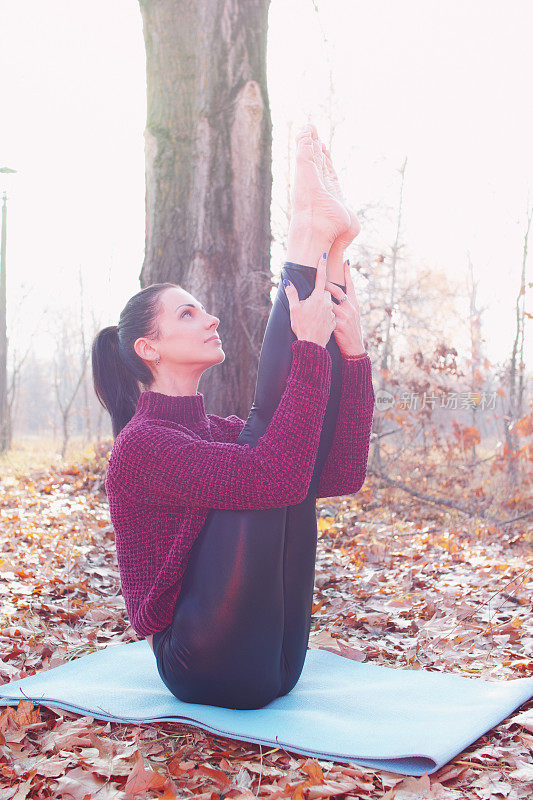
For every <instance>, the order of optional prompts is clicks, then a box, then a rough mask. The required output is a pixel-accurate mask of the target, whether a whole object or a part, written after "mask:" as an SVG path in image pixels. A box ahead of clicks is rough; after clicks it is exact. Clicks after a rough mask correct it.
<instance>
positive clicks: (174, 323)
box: [136, 287, 226, 370]
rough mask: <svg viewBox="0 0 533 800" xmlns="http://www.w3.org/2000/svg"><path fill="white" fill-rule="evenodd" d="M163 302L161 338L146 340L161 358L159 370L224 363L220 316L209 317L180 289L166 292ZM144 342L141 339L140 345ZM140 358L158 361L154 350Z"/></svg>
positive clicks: (197, 303)
mask: <svg viewBox="0 0 533 800" xmlns="http://www.w3.org/2000/svg"><path fill="white" fill-rule="evenodd" d="M159 300H160V306H161V310H160V313H159V315H158V318H157V323H158V326H159V333H160V336H159V338H158V339H154V340H152V339H150V340H144V341H149V342H150V343H151V344H152V347H153V348H154V349H155V351H156V353H157V354H158V355H159V356H160V358H161V363H160V364H159V365H158V367H157V368H158V369H160V368H161V367H167V368H170V369H171V370H172V369H173V368H174V369H178V368H183V367H187V366H190V367H198V368H200V369H207V368H208V367H210V366H212V365H214V364H220V363H221V362H222V361H224V359H225V358H226V355H225V353H224V351H223V349H222V344H221V341H220V339H219V338H218V334H217V327H218V325H219V322H220V320H219V319H218V317H215V316H214V315H213V314H209V313H208V312H207V311H206V310H205V309H204V307H203V305H202V304H201V303H200V302H199V301H198V300H196V299H195V298H194V297H193V296H192V294H189V292H186V291H185V290H184V289H178V287H176V288H174V287H172V288H169V289H165V291H164V292H162V294H161V295H160V298H159ZM213 337H215V338H213ZM142 341H143V340H141V339H138V340H137V342H139V343H140V342H142ZM136 344H137V343H136ZM143 349H144V348H143ZM139 355H141V357H154V358H155V353H154V350H150V352H148V350H145V354H143V353H139ZM152 364H153V362H152Z"/></svg>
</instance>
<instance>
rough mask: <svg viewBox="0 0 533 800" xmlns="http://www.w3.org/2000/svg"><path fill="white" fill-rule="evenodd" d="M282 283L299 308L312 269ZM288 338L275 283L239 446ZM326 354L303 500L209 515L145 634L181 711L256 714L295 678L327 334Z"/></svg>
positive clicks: (332, 344)
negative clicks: (168, 609)
mask: <svg viewBox="0 0 533 800" xmlns="http://www.w3.org/2000/svg"><path fill="white" fill-rule="evenodd" d="M283 277H287V278H288V279H289V280H290V281H291V282H292V283H293V284H294V285H295V286H296V289H297V291H298V296H299V298H300V299H301V300H303V299H304V298H306V297H308V296H309V295H310V294H311V292H312V291H313V289H314V286H315V279H316V269H315V268H314V267H307V266H301V265H298V264H292V263H291V262H286V263H285V264H284V266H283V268H282V272H281V278H283ZM337 285H338V286H342V288H343V289H344V290H346V287H345V286H344V285H342V284H337ZM332 299H333V302H334V303H337V302H338V301H337V300H336V299H335V298H333V296H332ZM295 339H296V337H295V335H294V333H293V332H292V329H291V325H290V312H289V302H288V300H287V296H286V294H285V288H284V286H283V281H282V280H280V283H279V287H278V292H277V295H276V298H275V301H274V303H273V306H272V310H271V312H270V316H269V319H268V322H267V326H266V330H265V335H264V338H263V344H262V346H261V354H260V357H259V365H258V372H257V383H256V390H255V397H254V402H253V405H252V408H251V410H250V413H249V415H248V419H247V420H246V424H245V426H244V428H243V429H242V431H241V433H240V434H239V437H238V439H237V442H238V443H239V444H248V445H251V446H254V445H256V444H257V442H258V439H259V438H260V437H261V436H262V435H263V434H264V432H265V430H266V428H267V427H268V424H269V422H270V420H271V418H272V416H273V414H274V412H275V410H276V408H277V407H278V405H279V402H280V400H281V397H282V395H283V392H284V391H285V387H286V382H287V377H288V375H289V371H290V365H291V359H292V350H291V345H292V342H294V341H295ZM327 350H328V351H329V353H330V355H331V359H332V370H331V391H330V396H329V400H328V404H327V407H326V412H325V416H324V421H323V424H322V432H321V435H320V443H319V447H318V453H317V458H316V462H315V467H314V471H313V476H312V479H311V484H310V487H309V492H308V494H307V497H306V498H305V500H303V501H302V502H301V503H298V504H297V505H292V506H285V507H283V508H279V509H277V508H270V509H266V510H265V509H264V510H257V511H255V510H254V511H228V510H224V509H211V510H210V511H209V514H208V516H207V518H206V521H205V523H204V525H203V527H202V530H201V531H200V534H199V536H198V538H197V539H196V541H195V542H194V544H193V546H192V548H191V552H190V556H189V561H188V563H187V568H186V570H185V574H184V576H183V583H182V587H181V591H180V594H179V596H178V599H177V601H176V605H175V607H174V614H173V620H172V622H171V623H170V625H168V626H167V627H166V628H164V629H163V630H162V631H158V632H157V633H155V634H154V638H153V647H154V653H155V655H156V661H157V669H158V672H159V675H160V676H161V679H162V680H163V682H164V684H165V685H166V686H167V688H168V689H169V690H170V691H171V692H172V694H174V695H175V696H176V697H177V698H179V699H180V700H183V701H185V702H187V703H203V704H208V705H214V706H222V707H224V708H234V709H237V708H240V709H251V708H261V707H262V706H264V705H266V704H267V703H269V702H270V701H271V700H273V699H274V698H276V697H278V696H281V695H284V694H287V692H290V690H291V689H292V688H293V687H294V686H295V684H296V682H297V681H298V679H299V677H300V674H301V672H302V669H303V665H304V660H305V654H306V650H307V644H308V640H309V632H310V627H311V609H312V602H313V588H314V576H315V556H316V543H317V524H316V498H317V489H318V482H319V479H320V473H321V471H322V468H323V466H324V463H325V461H326V458H327V455H328V453H329V451H330V448H331V445H332V443H333V436H334V433H335V425H336V421H337V415H338V411H339V402H340V394H341V380H342V363H341V354H340V350H339V347H338V345H337V342H336V340H335V337H334V336H333V335H332V336H331V338H330V340H329V342H328V344H327Z"/></svg>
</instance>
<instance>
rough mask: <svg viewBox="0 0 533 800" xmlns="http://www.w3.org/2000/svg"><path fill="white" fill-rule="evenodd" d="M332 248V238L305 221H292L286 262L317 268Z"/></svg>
mask: <svg viewBox="0 0 533 800" xmlns="http://www.w3.org/2000/svg"><path fill="white" fill-rule="evenodd" d="M330 247H331V240H330V238H329V237H328V236H327V235H325V234H324V233H321V232H319V231H317V230H316V229H315V228H314V227H313V226H312V225H311V223H310V221H306V220H304V219H297V220H294V219H292V220H291V224H290V226H289V234H288V237H287V255H286V260H287V261H290V262H292V263H293V264H300V265H301V266H304V267H314V268H315V269H316V267H317V266H318V261H319V259H320V258H321V257H322V254H323V253H326V254H327V253H328V252H329V249H330Z"/></svg>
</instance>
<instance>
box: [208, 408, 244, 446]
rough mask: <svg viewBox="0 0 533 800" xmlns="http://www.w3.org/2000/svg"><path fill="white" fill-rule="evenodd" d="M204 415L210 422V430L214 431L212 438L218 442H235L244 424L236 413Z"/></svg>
mask: <svg viewBox="0 0 533 800" xmlns="http://www.w3.org/2000/svg"><path fill="white" fill-rule="evenodd" d="M206 417H207V418H208V420H209V422H210V423H211V432H212V433H216V435H215V437H214V438H215V439H216V440H217V441H218V442H233V443H235V442H236V441H237V439H238V437H239V433H240V432H241V431H242V429H243V428H244V426H245V424H246V423H245V421H244V420H243V419H241V418H240V417H238V416H237V415H236V414H231V415H230V416H229V417H219V416H217V414H206Z"/></svg>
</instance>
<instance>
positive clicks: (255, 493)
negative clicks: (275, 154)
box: [92, 125, 374, 709]
mask: <svg viewBox="0 0 533 800" xmlns="http://www.w3.org/2000/svg"><path fill="white" fill-rule="evenodd" d="M297 140H298V144H297V158H296V175H295V182H294V189H293V197H292V202H293V213H292V217H291V225H290V230H289V241H288V252H287V259H288V260H287V262H286V263H285V264H284V267H283V269H282V280H281V281H280V285H279V288H278V294H277V297H276V299H275V302H274V304H273V307H272V310H271V313H270V316H269V320H268V323H267V326H266V330H265V335H264V339H263V344H262V348H261V353H260V359H259V366H258V374H257V385H256V392H255V398H254V403H253V405H252V408H251V410H250V413H249V415H248V419H247V420H246V423H245V422H244V420H241V419H239V418H238V417H236V416H234V415H231V416H229V417H227V418H222V417H218V416H216V415H214V414H206V413H205V406H204V398H203V395H202V394H201V393H199V392H198V391H197V387H198V381H199V379H200V377H201V375H202V374H203V372H204V371H205V370H206V369H208V368H209V367H212V366H215V365H216V364H219V363H221V362H222V361H224V359H225V354H224V352H223V350H222V343H221V341H220V339H219V337H218V335H217V333H216V331H217V327H218V324H219V319H218V318H217V317H216V316H213V315H211V314H209V313H208V312H207V311H206V309H205V308H204V307H203V305H201V303H199V302H198V301H197V300H196V299H195V298H194V297H193V296H192V295H190V294H189V293H188V292H187V291H185V290H184V289H183V288H182V287H181V286H178V285H176V284H171V283H163V284H154V285H152V286H149V287H147V288H146V289H144V290H142V291H141V292H139V293H137V294H136V295H134V297H132V298H131V299H130V300H129V301H128V303H127V304H126V306H125V308H124V310H123V311H122V313H121V316H120V321H119V325H118V326H110V327H108V328H104V329H103V330H101V331H100V332H99V333H98V335H97V336H96V338H95V341H94V343H93V352H92V356H93V377H94V386H95V391H96V393H97V396H98V398H99V399H100V402H102V404H103V405H104V406H105V407H106V408H107V410H108V411H109V412H110V414H111V418H112V423H113V433H114V435H115V437H116V438H115V442H114V446H113V451H112V453H111V458H110V461H109V468H108V473H107V477H106V490H107V494H108V498H109V506H110V513H111V519H112V522H113V526H114V528H115V535H116V545H117V557H118V563H119V569H120V578H121V586H122V591H123V595H124V598H125V602H126V608H127V611H128V615H129V618H130V621H131V624H132V627H133V628H134V630H135V631H136V633H138V634H139V636H141V637H142V636H145V637H146V638H147V639H148V641H149V642H150V645H151V647H152V648H153V650H154V654H155V657H156V663H157V669H158V672H159V674H160V676H161V679H162V680H163V682H164V683H165V685H166V686H167V687H168V689H169V690H170V691H171V692H172V693H173V694H174V695H175V696H176V697H178V698H179V699H180V700H183V701H185V702H190V703H204V704H209V705H217V706H222V707H226V708H235V709H237V708H246V709H251V708H261V707H262V706H264V705H266V704H267V703H268V702H270V701H271V700H273V699H274V698H275V697H278V696H281V695H283V694H286V693H287V692H289V691H290V690H291V689H292V688H293V687H294V685H295V684H296V682H297V681H298V678H299V677H300V674H301V671H302V668H303V664H304V660H305V653H306V649H307V643H308V638H309V631H310V624H311V607H312V596H313V584H314V565H315V555H316V541H317V525H316V498H317V497H327V496H333V495H340V494H347V493H353V492H356V491H358V490H359V488H360V487H361V485H362V483H363V481H364V479H365V476H366V465H367V459H368V448H369V440H370V431H371V427H372V414H373V406H374V391H373V387H372V379H371V363H370V359H369V358H368V355H367V354H366V353H365V350H364V346H363V341H362V334H361V326H360V320H359V309H358V304H357V300H356V297H355V290H354V286H353V283H352V280H351V277H350V273H349V268H348V262H346V263H345V264H342V252H343V250H344V247H345V246H346V244H347V243H349V242H350V241H351V240H352V239H353V237H354V236H355V235H357V233H358V232H359V224H358V222H357V220H356V218H355V217H354V215H353V214H352V213H351V212H350V211H349V210H347V209H346V208H345V207H344V205H343V203H342V200H341V197H342V195H341V194H340V189H339V187H338V182H337V181H336V175H335V173H334V170H333V167H332V164H331V158H330V155H329V151H327V150H326V149H325V147H324V146H323V145H322V144H321V142H320V140H319V139H318V136H317V133H316V129H315V128H314V126H312V125H308V126H305V127H304V129H303V130H302V132H301V133H300V134H299V135H298V137H297ZM328 189H329V191H328ZM328 251H329V254H330V262H331V263H330V265H329V269H330V277H332V278H335V279H336V280H335V281H328V280H327V276H326V261H325V258H326V256H327V253H328ZM339 278H340V281H341V282H340V283H339V282H338V281H339ZM343 279H344V280H343ZM333 332H334V334H335V335H334V336H332V335H331V334H332V333H333ZM140 386H142V387H144V388H143V391H142V392H140Z"/></svg>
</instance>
